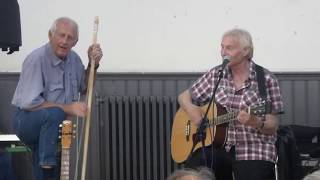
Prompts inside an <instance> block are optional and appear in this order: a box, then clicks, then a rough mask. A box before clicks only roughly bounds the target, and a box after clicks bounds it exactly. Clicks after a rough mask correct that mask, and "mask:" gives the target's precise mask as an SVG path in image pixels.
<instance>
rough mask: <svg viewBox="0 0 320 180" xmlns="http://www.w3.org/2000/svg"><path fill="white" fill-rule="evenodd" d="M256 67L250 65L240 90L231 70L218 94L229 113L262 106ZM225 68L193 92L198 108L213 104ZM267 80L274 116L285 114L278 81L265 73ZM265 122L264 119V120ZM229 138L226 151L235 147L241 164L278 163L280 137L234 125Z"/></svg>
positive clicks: (215, 71) (199, 83)
mask: <svg viewBox="0 0 320 180" xmlns="http://www.w3.org/2000/svg"><path fill="white" fill-rule="evenodd" d="M254 69H255V63H254V62H253V61H250V73H249V77H248V79H247V80H246V81H245V82H244V84H243V85H242V86H241V88H239V89H236V87H235V84H234V81H233V78H232V74H231V71H230V70H229V69H228V68H227V69H226V70H224V75H223V77H222V79H221V81H220V84H219V86H218V88H217V91H216V94H215V102H216V103H218V104H220V105H222V106H223V107H224V108H226V110H227V111H228V112H231V111H240V110H246V109H248V107H255V106H258V105H259V104H261V102H262V99H261V97H260V96H259V90H258V82H257V80H256V79H257V75H256V72H255V70H254ZM220 70H221V66H216V67H214V68H212V69H210V70H209V71H208V72H206V73H205V74H204V75H203V76H202V77H200V78H199V79H198V80H197V81H196V82H195V83H194V84H193V85H192V87H191V88H190V93H191V96H192V101H193V103H194V104H196V105H200V106H202V105H205V104H206V103H208V102H209V100H210V98H211V96H212V91H213V88H214V86H215V84H216V83H217V81H218V77H219V71H220ZM264 72H265V80H266V92H267V100H269V101H270V102H271V113H272V114H280V113H282V112H283V102H282V97H281V93H280V88H279V83H278V80H277V79H276V77H275V76H274V75H273V74H272V73H271V72H270V71H268V70H267V69H264ZM261 119H262V120H265V119H264V116H262V117H261ZM227 134H228V137H227V140H226V144H225V149H226V151H229V150H230V149H231V147H232V146H235V152H236V159H237V160H265V161H271V162H274V161H275V158H276V148H275V141H276V135H266V134H262V133H260V132H258V130H257V129H255V128H253V127H251V126H246V125H243V124H241V123H240V122H239V121H231V122H230V123H229V128H228V132H227Z"/></svg>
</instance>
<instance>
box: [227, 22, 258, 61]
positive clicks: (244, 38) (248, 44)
mask: <svg viewBox="0 0 320 180" xmlns="http://www.w3.org/2000/svg"><path fill="white" fill-rule="evenodd" d="M226 36H231V37H234V38H236V40H238V42H239V43H240V46H241V47H242V48H244V49H246V48H247V49H249V54H248V59H252V57H253V43H252V38H251V35H250V33H249V32H248V31H246V30H244V29H238V28H235V29H231V30H229V31H227V32H225V33H224V34H223V36H222V38H224V37H226Z"/></svg>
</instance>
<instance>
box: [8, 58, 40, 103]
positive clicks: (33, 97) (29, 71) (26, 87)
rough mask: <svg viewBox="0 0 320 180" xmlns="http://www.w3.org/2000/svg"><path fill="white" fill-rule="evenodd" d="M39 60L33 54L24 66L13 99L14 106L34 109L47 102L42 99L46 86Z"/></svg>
mask: <svg viewBox="0 0 320 180" xmlns="http://www.w3.org/2000/svg"><path fill="white" fill-rule="evenodd" d="M39 58H40V57H38V56H37V55H32V54H31V55H29V56H28V57H27V58H26V60H25V61H24V63H23V65H22V71H21V75H20V79H19V82H18V85H17V88H16V91H15V94H14V96H13V99H12V104H13V105H15V106H17V107H19V108H22V109H29V108H34V107H36V106H38V105H40V104H42V103H43V102H44V101H45V100H44V98H43V97H42V93H43V90H44V85H43V77H42V71H41V61H40V60H39Z"/></svg>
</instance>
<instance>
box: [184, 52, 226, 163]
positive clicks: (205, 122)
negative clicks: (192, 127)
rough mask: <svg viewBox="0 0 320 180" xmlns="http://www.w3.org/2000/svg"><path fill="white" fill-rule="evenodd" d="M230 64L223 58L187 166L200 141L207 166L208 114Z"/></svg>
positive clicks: (195, 135)
mask: <svg viewBox="0 0 320 180" xmlns="http://www.w3.org/2000/svg"><path fill="white" fill-rule="evenodd" d="M228 63H229V57H224V58H223V63H222V65H221V67H222V68H221V70H219V78H218V81H217V83H216V84H215V86H214V89H213V90H212V96H211V98H210V101H209V105H208V108H207V110H206V113H205V114H204V116H203V118H202V120H201V123H200V125H199V127H198V129H197V132H196V133H195V134H194V136H193V138H192V140H193V145H192V148H191V151H190V154H189V157H188V160H187V164H188V162H189V160H190V158H191V154H192V152H193V150H194V148H195V146H196V145H197V144H198V142H199V141H201V144H202V147H201V151H202V158H203V159H204V161H205V165H206V166H207V157H206V153H205V138H206V128H207V127H208V125H209V121H208V118H207V117H208V113H209V110H210V107H211V104H212V102H213V101H214V100H215V94H216V91H217V89H218V86H219V84H220V81H221V79H222V77H223V71H224V69H225V67H226V66H227V64H228Z"/></svg>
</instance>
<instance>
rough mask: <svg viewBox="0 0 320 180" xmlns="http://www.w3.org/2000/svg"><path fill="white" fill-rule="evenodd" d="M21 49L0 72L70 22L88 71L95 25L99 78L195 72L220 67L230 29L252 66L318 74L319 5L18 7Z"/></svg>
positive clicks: (147, 0) (24, 3)
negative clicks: (96, 23) (57, 23)
mask: <svg viewBox="0 0 320 180" xmlns="http://www.w3.org/2000/svg"><path fill="white" fill-rule="evenodd" d="M18 2H19V5H20V15H21V24H22V25H21V26H22V44H23V45H22V47H21V50H20V51H19V52H15V53H14V54H13V55H9V56H8V55H6V54H5V53H0V59H1V66H0V71H1V72H7V71H9V72H12V71H14V72H15V71H20V68H21V64H22V61H23V59H24V57H25V56H26V55H27V54H28V53H30V52H31V51H32V50H33V49H34V48H37V47H39V46H40V45H42V44H43V43H45V42H47V39H48V38H47V33H48V29H49V27H50V26H51V23H52V22H53V21H54V19H56V18H57V17H60V16H69V17H71V18H73V19H75V20H76V21H77V22H78V23H79V26H80V39H79V42H78V44H77V46H76V47H75V50H76V51H77V52H78V53H79V54H80V56H81V57H83V59H84V63H85V64H86V63H87V59H86V49H87V47H88V46H89V44H90V43H91V41H92V29H93V20H94V17H95V16H99V17H100V28H99V34H98V41H99V42H100V43H101V45H102V47H103V50H104V57H103V62H102V64H101V66H100V67H101V68H99V71H100V72H199V71H205V70H207V69H208V68H210V67H211V66H214V65H217V64H219V63H220V59H221V58H220V53H219V48H220V40H221V35H222V34H223V32H224V31H226V30H229V29H231V28H233V27H240V28H245V29H247V30H248V31H249V32H251V34H252V36H253V40H254V45H255V53H254V59H255V61H256V62H257V63H258V64H261V65H264V66H265V67H267V68H269V69H270V70H272V71H319V70H320V63H319V61H320V58H319V56H318V54H317V52H318V51H319V50H318V49H320V45H319V42H320V35H319V33H320V1H319V0H264V1H259V0H241V1H240V0H221V1H218V0H18Z"/></svg>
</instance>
